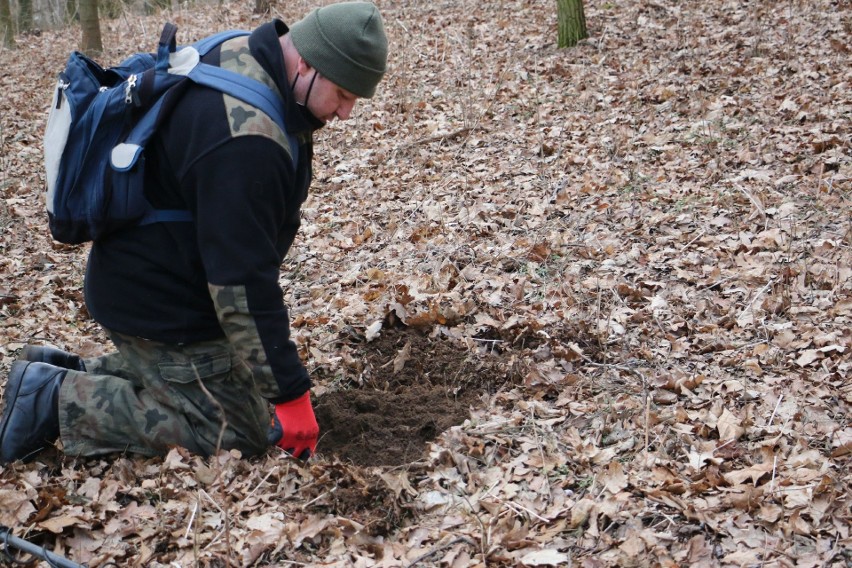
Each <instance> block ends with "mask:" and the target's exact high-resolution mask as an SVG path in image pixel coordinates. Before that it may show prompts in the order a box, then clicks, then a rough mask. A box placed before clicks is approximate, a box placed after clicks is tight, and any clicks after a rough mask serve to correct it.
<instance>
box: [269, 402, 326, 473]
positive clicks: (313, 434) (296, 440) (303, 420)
mask: <svg viewBox="0 0 852 568" xmlns="http://www.w3.org/2000/svg"><path fill="white" fill-rule="evenodd" d="M267 439H268V441H269V444H270V445H273V444H274V445H276V446H278V447H279V448H283V449H284V451H286V452H287V453H289V454H290V455H292V456H295V457H297V458H299V459H300V460H306V459H308V458H309V457H311V455H313V453H314V452H316V450H317V440H318V439H319V424H317V418H316V416H314V407H313V406H311V393H310V391H308V392H306V393H305V394H303V395H302V396H300V397H299V398H296V399H293V400H291V401H288V402H282V403H281V404H276V405H275V414H273V415H272V423H271V424H270V425H269V432H268V433H267Z"/></svg>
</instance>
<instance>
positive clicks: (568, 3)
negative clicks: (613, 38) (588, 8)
mask: <svg viewBox="0 0 852 568" xmlns="http://www.w3.org/2000/svg"><path fill="white" fill-rule="evenodd" d="M556 14H557V19H558V20H559V36H558V42H557V45H558V46H559V47H571V46H572V45H576V44H577V42H578V41H580V40H581V39H585V38H587V37H589V34H588V32H587V31H586V13H585V12H584V11H583V0H556Z"/></svg>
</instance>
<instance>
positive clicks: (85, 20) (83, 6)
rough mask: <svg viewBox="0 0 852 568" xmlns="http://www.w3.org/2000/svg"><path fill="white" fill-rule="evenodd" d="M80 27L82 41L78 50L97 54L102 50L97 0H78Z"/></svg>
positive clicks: (87, 53)
mask: <svg viewBox="0 0 852 568" xmlns="http://www.w3.org/2000/svg"><path fill="white" fill-rule="evenodd" d="M79 8H80V27H82V28H83V41H82V43H81V44H80V51H82V52H83V53H85V54H86V55H99V54H100V53H101V52H103V50H104V45H103V43H102V42H101V23H100V20H99V19H98V0H80V3H79Z"/></svg>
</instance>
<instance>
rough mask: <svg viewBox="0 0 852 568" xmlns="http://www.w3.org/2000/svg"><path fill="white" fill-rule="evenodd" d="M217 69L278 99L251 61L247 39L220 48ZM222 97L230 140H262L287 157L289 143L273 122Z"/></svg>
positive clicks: (266, 76) (271, 84)
mask: <svg viewBox="0 0 852 568" xmlns="http://www.w3.org/2000/svg"><path fill="white" fill-rule="evenodd" d="M219 66H220V67H222V68H223V69H227V70H228V71H233V72H235V73H239V74H240V75H245V76H246V77H250V78H251V79H254V80H255V81H258V82H260V83H263V84H264V85H266V86H267V87H269V88H271V89H272V90H273V92H275V94H276V95H277V96H278V97H279V98H281V92H280V91H279V90H278V87H277V85H276V84H275V81H273V80H272V77H270V76H269V74H268V73H267V72H266V71H265V70H264V69H263V67H262V66H261V65H260V63H258V62H257V60H256V59H255V58H254V57H252V55H251V52H250V50H249V46H248V36H241V37H237V38H234V39H231V40H228V41H226V42H225V43H224V44H222V49H221V54H220V57H219ZM222 96H223V97H224V100H225V112H226V113H227V115H228V124H229V126H230V129H231V136H232V137H234V138H236V137H237V136H263V137H265V138H269V139H271V140H273V141H275V142H276V143H277V144H278V145H279V146H281V147H282V148H284V150H285V151H286V152H287V154H288V155H290V153H291V151H290V143H289V141H288V140H287V135H286V134H285V133H284V132H282V131H281V129H280V128H278V125H277V124H275V121H273V120H272V119H271V118H269V117H268V116H267V115H266V114H265V113H263V112H262V111H261V110H259V109H258V108H256V107H254V106H251V105H249V104H248V103H245V102H243V101H241V100H239V99H237V98H234V97H232V96H230V95H226V94H224V93H223V94H222ZM291 157H292V156H291Z"/></svg>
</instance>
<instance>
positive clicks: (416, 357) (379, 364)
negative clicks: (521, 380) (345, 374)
mask: <svg viewBox="0 0 852 568" xmlns="http://www.w3.org/2000/svg"><path fill="white" fill-rule="evenodd" d="M406 344H410V347H409V348H410V357H409V358H408V360H407V361H406V362H405V365H404V367H402V369H400V370H399V371H398V372H395V371H394V360H395V359H397V357H398V355H399V354H400V352H401V351H402V350H403V349H404V348H406V347H405V346H406ZM355 351H356V357H360V360H362V361H365V368H364V372H363V373H362V378H363V381H362V384H360V385H356V384H351V385H347V386H346V387H343V388H342V389H341V390H336V391H332V392H327V393H325V394H324V395H322V396H321V397H319V398H318V400H317V403H316V407H315V411H316V415H317V421H318V422H319V425H320V431H321V438H320V442H319V446H318V448H317V449H318V452H319V453H321V454H322V455H323V456H326V457H331V456H334V457H337V458H339V459H340V460H341V461H344V462H349V463H352V464H354V465H358V466H398V465H403V464H409V463H412V462H416V461H417V460H419V459H421V458H423V457H424V456H425V450H426V447H427V444H428V443H429V442H430V441H432V440H434V439H435V438H436V437H437V436H438V435H439V434H440V433H441V432H443V431H445V430H447V429H448V428H450V427H451V426H454V425H457V424H461V423H462V422H464V420H465V419H467V418H468V417H469V416H470V408H471V407H472V406H476V405H479V404H482V399H483V395H485V394H487V393H491V392H494V391H496V390H497V389H498V388H499V387H501V386H502V385H504V384H505V383H506V382H507V381H510V380H511V379H512V377H511V376H510V371H509V369H508V368H507V365H506V362H505V359H504V358H501V357H498V356H496V355H489V354H479V353H474V352H472V351H470V350H469V349H467V348H465V347H464V346H462V345H458V344H456V343H453V342H450V341H449V340H447V339H444V338H440V337H437V338H432V337H428V336H426V335H424V334H422V333H420V332H419V331H416V330H412V329H408V328H403V329H396V328H391V329H386V330H383V331H382V335H381V336H380V337H379V338H377V339H376V340H374V341H372V342H369V343H361V344H358V345H356V346H355Z"/></svg>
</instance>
